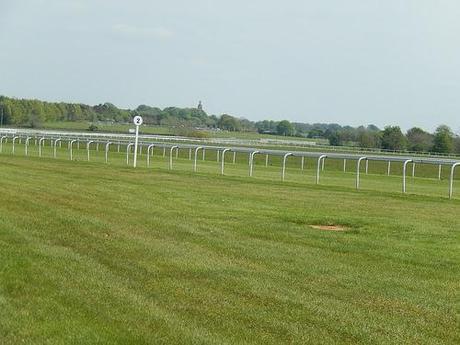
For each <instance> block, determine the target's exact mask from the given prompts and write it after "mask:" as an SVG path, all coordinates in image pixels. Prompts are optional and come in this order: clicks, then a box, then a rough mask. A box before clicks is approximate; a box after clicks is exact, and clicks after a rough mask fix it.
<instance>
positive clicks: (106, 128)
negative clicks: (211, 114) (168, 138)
mask: <svg viewBox="0 0 460 345" xmlns="http://www.w3.org/2000/svg"><path fill="white" fill-rule="evenodd" d="M90 125H91V123H90V122H72V121H56V122H44V123H43V124H42V128H43V129H56V130H69V131H88V128H89V126H90ZM95 125H96V127H97V131H98V132H105V133H129V129H133V128H134V125H129V124H113V125H112V124H99V123H96V124H95ZM142 132H143V133H144V134H158V135H173V134H174V131H173V128H170V127H163V126H142Z"/></svg>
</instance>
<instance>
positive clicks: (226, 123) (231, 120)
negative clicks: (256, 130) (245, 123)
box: [218, 114, 241, 132]
mask: <svg viewBox="0 0 460 345" xmlns="http://www.w3.org/2000/svg"><path fill="white" fill-rule="evenodd" d="M218 126H219V128H220V129H223V130H226V131H231V132H234V131H239V130H240V128H241V127H240V123H239V121H238V119H237V118H235V117H233V116H230V115H227V114H224V115H222V116H221V117H220V119H219V123H218Z"/></svg>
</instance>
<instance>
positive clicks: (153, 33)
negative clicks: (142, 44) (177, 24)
mask: <svg viewBox="0 0 460 345" xmlns="http://www.w3.org/2000/svg"><path fill="white" fill-rule="evenodd" d="M112 31H113V32H114V33H116V34H117V35H120V36H124V37H128V38H151V39H157V40H168V39H171V38H172V37H173V36H174V33H173V32H172V31H171V30H168V29H166V28H164V27H154V28H153V27H139V26H134V25H127V24H117V25H114V26H112Z"/></svg>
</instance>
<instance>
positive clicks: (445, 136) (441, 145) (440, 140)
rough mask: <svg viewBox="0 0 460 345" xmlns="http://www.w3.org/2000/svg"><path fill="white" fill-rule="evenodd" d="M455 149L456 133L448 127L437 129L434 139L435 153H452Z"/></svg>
mask: <svg viewBox="0 0 460 345" xmlns="http://www.w3.org/2000/svg"><path fill="white" fill-rule="evenodd" d="M453 148H454V133H452V130H451V129H450V128H449V127H448V126H446V125H441V126H439V127H438V128H436V132H435V133H434V139H433V152H438V153H452V151H453Z"/></svg>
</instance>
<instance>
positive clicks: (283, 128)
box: [276, 120, 295, 136]
mask: <svg viewBox="0 0 460 345" xmlns="http://www.w3.org/2000/svg"><path fill="white" fill-rule="evenodd" d="M276 133H277V134H278V135H284V136H291V135H294V133H295V129H294V126H293V125H292V123H290V122H289V121H288V120H283V121H280V122H278V125H277V126H276Z"/></svg>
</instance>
